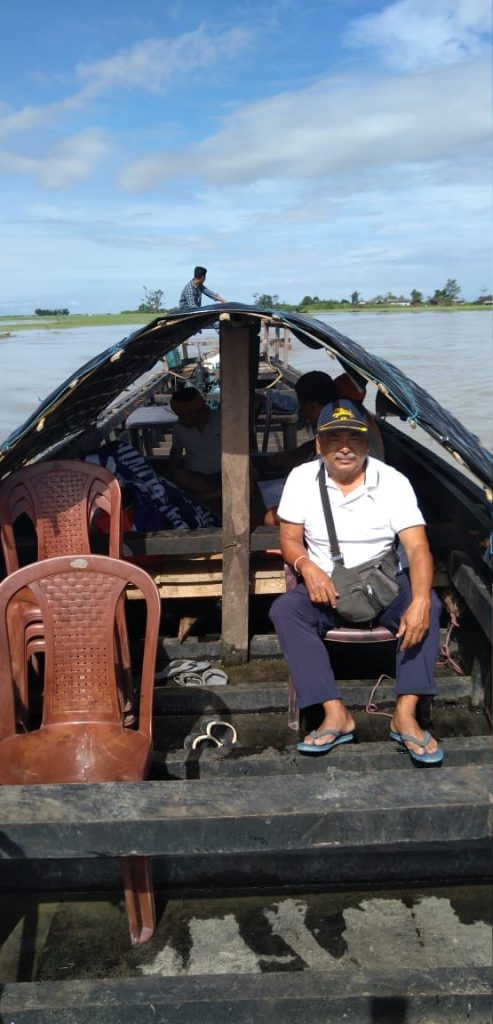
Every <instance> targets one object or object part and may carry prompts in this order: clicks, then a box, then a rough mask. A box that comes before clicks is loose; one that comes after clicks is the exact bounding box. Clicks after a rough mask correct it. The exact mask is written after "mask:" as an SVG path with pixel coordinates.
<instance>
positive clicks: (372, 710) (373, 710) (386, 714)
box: [365, 672, 392, 718]
mask: <svg viewBox="0 0 493 1024" xmlns="http://www.w3.org/2000/svg"><path fill="white" fill-rule="evenodd" d="M383 679H392V676H389V675H387V673H386V672H382V675H381V676H379V677H378V679H377V681H376V683H375V685H374V686H373V687H372V691H371V693H370V696H369V698H368V704H367V705H366V707H365V711H366V713H367V715H382V717H383V718H392V712H390V711H379V710H378V704H375V703H374V701H373V698H374V696H375V693H376V692H377V689H378V687H379V686H380V683H381V682H382V680H383Z"/></svg>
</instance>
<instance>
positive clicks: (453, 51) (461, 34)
mask: <svg viewBox="0 0 493 1024" xmlns="http://www.w3.org/2000/svg"><path fill="white" fill-rule="evenodd" d="M489 32H491V4H490V0H432V2H431V3H430V0H397V2H396V3H392V4H389V6H388V7H384V8H383V10H381V11H379V12H378V13H377V14H367V15H364V16H363V17H361V18H357V19H356V20H355V21H354V22H353V23H352V24H351V25H350V27H349V29H348V31H347V33H346V42H347V43H348V44H349V45H350V46H354V47H357V48H361V49H368V47H370V48H371V47H374V48H375V49H377V50H378V51H380V54H381V56H382V58H383V59H384V61H385V62H386V63H387V64H388V65H389V66H390V67H392V68H398V69H400V70H403V71H405V70H413V69H416V68H428V67H439V66H441V65H450V64H457V63H460V62H462V61H467V60H470V59H471V58H474V57H476V56H478V55H479V54H481V53H484V52H485V50H486V45H487V44H486V40H485V36H486V35H487V34H488V33H489Z"/></svg>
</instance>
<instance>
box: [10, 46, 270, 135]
mask: <svg viewBox="0 0 493 1024" xmlns="http://www.w3.org/2000/svg"><path fill="white" fill-rule="evenodd" d="M252 39H253V33H252V31H251V30H250V29H246V28H236V29H230V30H227V31H224V32H217V34H214V33H213V32H208V31H207V30H206V29H205V28H204V26H200V27H199V28H198V29H196V30H195V31H193V32H188V33H185V34H184V35H182V36H178V37H176V38H174V39H173V38H169V39H167V38H156V39H147V40H144V41H143V42H141V43H136V44H135V45H134V46H132V47H130V48H129V49H128V50H123V51H121V52H120V53H116V54H114V55H113V56H112V57H108V58H107V59H106V60H101V61H97V62H95V63H93V64H79V65H78V66H77V68H76V75H77V77H78V79H79V80H80V81H81V83H82V84H81V88H80V90H79V91H77V92H75V93H73V94H72V95H70V96H66V97H64V98H63V99H61V100H57V101H55V102H52V103H48V104H46V105H45V106H34V105H28V106H25V107H23V109H22V110H18V111H10V110H8V109H7V108H6V106H5V105H4V106H3V108H2V107H0V138H5V137H8V136H9V135H11V134H14V133H28V134H29V133H31V132H33V131H35V130H37V129H39V128H41V127H43V126H44V125H46V124H49V123H52V122H53V121H56V120H58V119H59V118H60V117H61V116H62V115H65V114H67V113H70V112H73V111H77V110H82V109H83V108H84V107H86V106H87V104H88V103H89V102H90V101H91V100H93V99H95V98H96V97H97V96H100V95H101V94H103V93H105V92H109V91H111V90H112V89H122V88H127V89H134V90H137V91H140V92H147V93H153V94H158V95H164V94H165V93H166V92H167V91H168V90H169V89H170V87H172V86H173V85H174V84H175V83H176V80H177V79H182V78H184V77H185V78H186V79H187V80H190V79H192V78H195V77H196V76H197V77H198V76H199V75H200V73H203V72H205V71H206V70H207V69H210V68H214V67H217V66H219V65H221V64H223V65H231V64H234V62H235V60H236V59H237V57H238V56H239V54H240V53H242V52H243V51H244V50H245V49H246V48H247V47H248V46H250V45H251V44H252Z"/></svg>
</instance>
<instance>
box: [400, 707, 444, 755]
mask: <svg viewBox="0 0 493 1024" xmlns="http://www.w3.org/2000/svg"><path fill="white" fill-rule="evenodd" d="M418 699H419V698H418V697H415V696H413V695H412V694H406V695H405V696H402V697H399V698H398V699H397V704H396V708H395V711H394V714H393V717H392V721H391V723H390V728H391V729H392V732H397V733H400V734H401V735H402V734H405V735H406V736H415V737H416V739H417V740H424V732H423V729H422V728H421V726H420V725H419V724H418V721H417V719H416V707H417V704H418ZM405 746H406V747H407V749H408V750H412V751H413V753H415V754H434V753H435V750H437V749H438V743H437V741H436V739H435V738H434V737H433V736H431V737H430V739H429V741H428V743H427V744H426V747H422V746H418V744H416V743H410V742H409V741H406V742H405Z"/></svg>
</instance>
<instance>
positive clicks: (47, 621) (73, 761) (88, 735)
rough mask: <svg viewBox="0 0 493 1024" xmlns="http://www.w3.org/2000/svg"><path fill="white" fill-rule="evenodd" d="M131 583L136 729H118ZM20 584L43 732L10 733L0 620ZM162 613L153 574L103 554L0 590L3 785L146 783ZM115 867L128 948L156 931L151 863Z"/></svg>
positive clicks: (67, 560)
mask: <svg viewBox="0 0 493 1024" xmlns="http://www.w3.org/2000/svg"><path fill="white" fill-rule="evenodd" d="M128 584H131V585H133V586H135V587H137V588H138V589H139V590H140V591H141V592H142V595H143V597H144V600H145V602H146V607H147V619H146V630H145V641H144V654H143V661H142V669H141V679H140V690H139V698H138V707H136V708H135V712H136V724H135V727H134V728H130V727H125V725H124V723H123V718H122V711H121V708H120V701H119V694H118V686H117V677H116V670H115V659H114V633H115V617H116V615H117V610H118V607H119V606H120V604H121V599H122V595H123V593H124V591H125V588H126V587H127V585H128ZM25 587H29V589H30V591H31V592H32V593H33V595H34V597H35V600H36V603H37V606H38V608H39V609H40V611H41V615H42V621H43V630H44V646H45V678H44V695H43V706H42V720H41V725H40V727H39V728H37V729H34V730H32V731H31V732H25V731H24V732H17V728H16V714H15V704H16V701H15V696H16V695H15V686H14V681H13V678H12V659H11V636H9V629H8V624H7V618H8V609H9V605H11V603H12V602H13V601H15V599H16V597H17V595H18V594H19V592H20V591H21V590H22V589H23V588H25ZM160 610H161V601H160V597H159V592H158V589H157V587H156V585H155V583H154V581H153V580H152V579H151V578H150V576H149V575H148V574H147V573H146V572H145V571H144V570H143V569H140V568H138V567H137V566H133V565H128V564H127V563H126V562H122V561H119V560H117V559H114V558H108V557H107V556H105V555H85V556H81V555H79V556H73V555H68V556H63V557H59V558H50V559H47V560H46V561H43V562H37V563H35V564H33V565H28V566H26V567H25V568H24V569H19V570H18V571H17V572H15V573H13V574H12V575H11V576H8V577H7V578H6V579H5V580H4V581H3V582H2V583H1V584H0V784H3V785H10V786H20V785H30V784H31V785H39V784H46V783H82V782H124V781H126V782H128V781H141V780H142V779H144V778H145V777H146V775H147V771H148V765H149V760H150V755H151V746H152V698H153V686H154V671H155V662H156V650H157V643H158V636H159V619H160ZM55 853H56V851H54V854H55ZM122 868H123V878H124V887H125V900H126V904H127V912H128V917H129V926H130V935H131V938H132V942H134V943H135V942H145V941H146V940H147V939H149V938H150V937H151V935H152V934H153V931H154V928H155V910H154V896H153V887H152V877H151V867H150V861H149V860H148V858H145V857H129V858H123V859H122Z"/></svg>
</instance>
